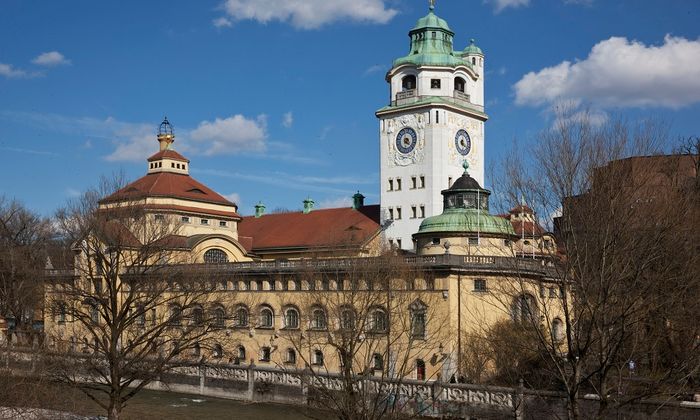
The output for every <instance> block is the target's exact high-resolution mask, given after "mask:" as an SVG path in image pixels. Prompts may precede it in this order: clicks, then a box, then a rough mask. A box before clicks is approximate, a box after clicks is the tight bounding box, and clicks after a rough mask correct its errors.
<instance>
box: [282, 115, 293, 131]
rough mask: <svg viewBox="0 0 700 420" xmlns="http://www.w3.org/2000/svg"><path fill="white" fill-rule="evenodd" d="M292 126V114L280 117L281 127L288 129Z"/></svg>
mask: <svg viewBox="0 0 700 420" xmlns="http://www.w3.org/2000/svg"><path fill="white" fill-rule="evenodd" d="M292 124H294V114H292V111H289V112H285V113H284V115H283V116H282V125H283V126H285V127H286V128H290V127H291V126H292Z"/></svg>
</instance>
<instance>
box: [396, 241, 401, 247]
mask: <svg viewBox="0 0 700 420" xmlns="http://www.w3.org/2000/svg"><path fill="white" fill-rule="evenodd" d="M396 246H397V247H399V248H401V239H397V240H396Z"/></svg>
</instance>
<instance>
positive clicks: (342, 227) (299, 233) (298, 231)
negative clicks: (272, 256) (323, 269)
mask: <svg viewBox="0 0 700 420" xmlns="http://www.w3.org/2000/svg"><path fill="white" fill-rule="evenodd" d="M379 228H380V225H379V205H371V206H364V207H362V208H360V209H359V210H354V209H352V208H337V209H322V210H313V211H312V212H311V213H308V214H304V213H302V212H294V213H277V214H268V215H264V216H262V217H258V218H256V217H253V216H248V217H244V218H243V221H242V222H241V223H240V224H239V225H238V232H239V235H240V237H252V238H253V244H252V249H253V251H256V250H261V249H277V248H324V247H333V246H345V245H349V246H359V245H362V244H364V243H366V242H367V241H368V240H370V239H371V238H373V237H374V236H375V235H376V234H377V233H378V232H379Z"/></svg>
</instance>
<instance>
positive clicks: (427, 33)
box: [394, 7, 466, 67]
mask: <svg viewBox="0 0 700 420" xmlns="http://www.w3.org/2000/svg"><path fill="white" fill-rule="evenodd" d="M454 35H455V34H454V32H452V30H451V29H450V26H449V25H448V24H447V22H446V21H445V20H444V19H441V18H439V17H437V16H436V15H435V13H433V10H432V7H431V9H430V12H428V14H427V15H425V16H424V17H422V18H420V19H418V22H417V23H416V26H414V27H413V29H411V31H410V32H409V33H408V36H409V37H411V50H410V51H409V54H408V55H407V56H405V57H401V58H398V59H396V60H394V67H397V66H400V65H402V64H414V65H416V66H444V67H456V66H460V65H462V66H463V65H466V62H465V61H464V60H462V58H461V57H460V56H459V55H456V54H455V52H454V51H453V48H452V46H453V40H454Z"/></svg>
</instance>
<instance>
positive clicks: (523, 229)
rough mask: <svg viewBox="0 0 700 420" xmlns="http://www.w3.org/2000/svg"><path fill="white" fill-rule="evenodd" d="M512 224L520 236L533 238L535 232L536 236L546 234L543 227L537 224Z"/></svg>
mask: <svg viewBox="0 0 700 420" xmlns="http://www.w3.org/2000/svg"><path fill="white" fill-rule="evenodd" d="M510 223H511V224H512V225H513V230H514V231H515V234H516V235H518V236H522V235H525V236H532V235H533V231H534V234H535V235H536V236H541V235H543V234H545V233H546V231H545V230H544V229H543V228H542V226H540V225H539V224H537V223H533V222H527V221H520V220H511V221H510Z"/></svg>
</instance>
